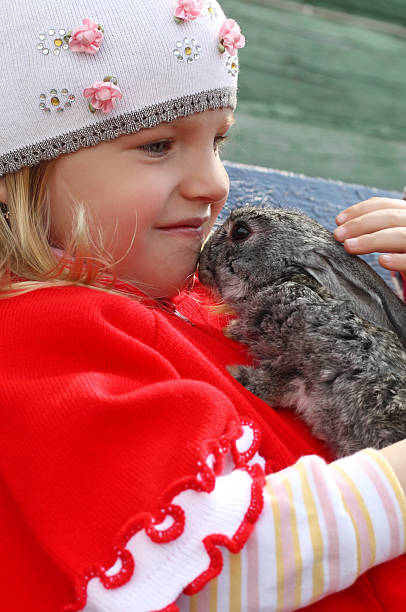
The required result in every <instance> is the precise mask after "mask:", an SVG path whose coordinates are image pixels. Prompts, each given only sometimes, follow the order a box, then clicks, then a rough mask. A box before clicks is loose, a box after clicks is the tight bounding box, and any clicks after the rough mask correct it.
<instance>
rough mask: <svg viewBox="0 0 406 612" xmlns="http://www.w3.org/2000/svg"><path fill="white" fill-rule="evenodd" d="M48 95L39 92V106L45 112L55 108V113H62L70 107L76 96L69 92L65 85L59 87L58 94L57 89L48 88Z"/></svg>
mask: <svg viewBox="0 0 406 612" xmlns="http://www.w3.org/2000/svg"><path fill="white" fill-rule="evenodd" d="M48 95H49V101H48ZM48 95H47V94H46V93H41V94H40V96H39V99H40V103H39V107H40V109H41V110H43V111H44V112H45V113H50V112H51V110H55V111H56V112H57V113H62V112H63V111H64V109H69V108H71V106H72V104H73V102H74V101H75V99H76V96H75V95H74V94H70V93H69V91H68V89H66V87H64V88H63V89H61V93H60V94H58V90H57V89H55V88H53V89H50V90H49V92H48Z"/></svg>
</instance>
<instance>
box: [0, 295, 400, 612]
mask: <svg viewBox="0 0 406 612" xmlns="http://www.w3.org/2000/svg"><path fill="white" fill-rule="evenodd" d="M202 296H204V292H203V290H202V289H201V288H199V287H198V288H197V289H196V291H195V293H194V294H193V295H191V296H189V295H186V294H183V295H182V296H181V298H179V299H178V300H176V302H177V307H178V310H179V311H180V312H182V314H183V315H185V316H186V317H187V318H188V319H189V320H190V321H192V322H193V325H192V324H191V323H189V322H187V321H185V320H184V319H182V318H179V317H177V316H175V315H174V314H173V313H170V312H165V311H163V310H159V309H157V308H153V307H152V305H151V304H146V303H140V302H139V301H137V300H132V299H130V298H127V297H122V296H115V295H109V294H106V293H103V292H99V291H96V290H94V289H87V288H77V287H65V288H54V289H41V290H38V291H34V292H30V293H27V294H25V295H22V296H19V297H16V298H12V299H7V300H1V301H0V320H1V328H0V338H1V340H0V347H1V363H2V368H1V376H2V381H1V387H0V388H1V414H2V426H1V444H0V449H1V451H0V456H1V481H0V482H1V488H2V491H1V493H2V495H1V506H0V507H1V510H0V512H1V521H0V529H1V536H0V537H1V540H0V541H1V544H2V565H1V572H0V581H1V583H2V589H1V593H2V595H1V596H0V602H1V604H0V607H1V609H3V610H7V611H8V612H23V611H24V612H31V611H35V612H36V611H38V612H56V611H59V610H61V609H62V608H63V606H65V605H67V604H70V603H72V602H75V601H76V597H77V592H76V591H75V585H76V583H77V581H78V580H79V579H80V578H81V577H82V576H83V574H84V573H85V572H86V571H87V570H88V568H89V567H90V566H99V567H100V566H104V567H109V566H110V565H112V564H113V563H114V561H115V552H114V550H113V542H114V541H115V539H116V537H117V534H118V533H119V532H120V531H121V530H122V529H123V526H124V525H126V524H127V523H128V522H129V521H131V520H133V519H134V517H135V516H137V515H138V514H139V513H142V512H154V511H156V510H157V508H159V503H160V500H161V498H162V495H163V492H164V491H166V490H168V487H169V488H170V487H172V486H173V485H174V484H176V483H179V482H181V481H182V479H183V480H184V479H188V478H191V476H192V475H193V474H194V470H195V463H196V460H197V459H198V458H199V452H200V449H201V447H202V445H203V444H204V442H205V440H206V439H213V438H216V439H221V436H224V435H225V432H227V431H230V430H232V428H233V427H237V423H239V418H240V416H243V417H247V418H248V419H251V420H253V421H254V422H255V423H256V424H257V425H258V426H259V428H260V430H261V432H262V442H261V447H260V449H259V450H260V453H261V454H262V456H264V457H265V458H266V459H267V460H268V464H267V466H268V469H269V470H278V469H281V468H283V467H286V466H288V465H291V464H292V463H293V462H295V461H296V460H297V459H298V458H299V457H300V456H301V455H304V454H313V453H317V454H319V455H321V456H322V457H324V458H325V459H327V460H329V459H330V458H331V457H329V454H328V451H327V450H326V449H325V447H324V446H323V445H322V444H321V443H320V442H319V441H318V440H316V439H315V438H313V437H312V436H311V434H310V433H309V431H308V430H307V429H306V427H305V425H304V424H302V423H301V422H300V421H299V420H297V419H296V418H295V417H294V415H293V414H292V413H291V412H277V411H275V410H273V409H271V408H270V407H269V406H268V405H267V404H265V403H264V402H262V401H261V400H259V399H258V398H256V397H255V396H253V395H252V394H251V393H249V392H248V391H246V390H245V389H244V388H243V387H242V386H241V385H240V384H239V383H237V382H236V381H235V380H234V379H233V378H232V377H231V376H230V375H229V374H228V372H227V371H226V369H225V366H226V365H227V364H233V363H243V362H247V356H246V354H245V352H244V349H243V347H241V346H239V345H238V344H236V343H235V342H233V341H231V340H228V339H226V338H225V337H224V336H223V334H222V332H221V326H222V325H223V324H224V320H221V319H220V318H219V319H216V318H214V317H213V316H209V314H208V312H207V310H206V309H205V308H204V307H203V306H201V305H199V302H198V301H197V300H196V298H197V297H200V298H202ZM405 578H406V563H405V557H401V558H399V559H396V560H395V561H391V562H389V563H386V564H384V565H381V566H378V567H376V568H374V569H372V570H370V571H369V572H368V573H367V574H364V575H363V576H362V577H361V578H359V579H358V581H357V582H356V583H355V585H353V586H352V587H350V588H349V589H347V590H346V591H343V592H341V593H338V594H335V595H332V596H330V597H328V598H326V599H324V600H323V601H321V602H319V603H317V604H314V605H313V606H310V608H307V609H309V610H310V609H311V610H312V611H314V612H316V611H321V610H324V611H328V612H335V611H337V612H338V611H340V612H341V611H342V610H343V609H348V610H351V611H359V612H361V611H365V612H367V611H368V612H373V611H377V612H378V611H382V610H388V612H397V611H399V612H400V611H401V610H404V609H406V586H405V585H406V580H405Z"/></svg>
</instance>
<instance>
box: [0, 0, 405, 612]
mask: <svg viewBox="0 0 406 612" xmlns="http://www.w3.org/2000/svg"><path fill="white" fill-rule="evenodd" d="M0 29H1V35H2V37H1V40H2V44H1V65H2V77H3V80H4V88H3V96H2V98H1V102H0V105H1V106H0V110H1V113H0V125H1V134H2V136H1V140H0V176H1V179H0V200H1V202H2V210H3V215H0V217H1V218H0V249H1V251H0V252H1V266H0V269H1V274H2V277H1V280H2V285H1V294H0V297H1V298H2V299H1V300H0V317H1V322H2V325H1V331H0V334H1V340H0V346H1V357H2V359H1V361H2V381H1V415H2V427H1V443H0V449H1V451H0V456H1V480H0V483H1V506H0V508H1V509H0V512H1V514H0V517H1V519H0V529H1V545H2V559H3V562H2V565H1V572H0V576H1V582H2V589H1V607H2V609H4V610H8V611H10V612H11V611H13V612H22V611H24V612H27V611H30V612H31V611H33V612H34V611H35V612H37V611H38V612H55V611H61V610H64V611H65V612H67V611H74V610H86V611H87V612H90V611H91V612H112V611H114V612H124V611H125V612H131V611H134V612H141V611H151V610H161V611H163V610H166V611H172V610H173V611H174V610H178V609H180V610H190V611H191V610H200V611H202V610H204V611H208V610H218V611H219V612H224V611H226V610H232V611H233V612H234V611H235V612H237V611H240V610H241V611H248V610H250V611H271V610H294V609H298V608H301V607H303V606H305V605H308V604H311V603H312V602H316V601H317V600H320V601H319V602H318V603H314V604H312V606H311V608H310V609H311V610H313V611H314V612H316V611H321V610H328V611H329V612H330V611H333V612H334V611H338V610H340V611H341V610H342V609H345V607H347V609H348V610H352V611H366V610H368V611H375V610H376V611H378V610H382V609H386V610H391V612H394V611H396V610H401V609H404V606H405V604H406V592H405V589H404V586H403V585H404V575H405V571H406V568H405V561H404V559H405V558H404V557H402V556H400V555H402V553H403V552H404V551H405V534H406V530H405V522H406V500H405V495H404V490H405V489H406V453H405V442H399V443H398V444H395V445H393V446H391V447H388V448H387V449H383V450H382V451H375V450H372V449H367V450H365V451H362V452H360V453H357V454H355V455H353V456H351V457H348V458H345V459H341V460H339V461H335V462H331V463H329V464H328V463H327V462H328V461H331V459H332V457H331V456H330V455H329V453H328V450H327V449H326V448H325V447H324V446H323V445H322V444H321V443H320V442H319V441H318V440H316V439H315V438H313V437H312V436H311V435H310V433H309V432H308V431H307V429H306V428H305V426H304V425H303V424H302V423H300V422H299V421H298V420H297V419H295V418H294V416H292V414H291V413H287V412H277V411H275V410H273V409H271V408H270V407H269V406H268V405H266V404H265V403H264V402H262V401H261V400H259V399H258V398H256V397H254V396H253V395H252V394H251V393H249V392H248V391H247V390H246V389H244V388H243V387H242V386H241V385H239V384H238V383H237V382H236V381H235V380H234V379H233V378H232V377H231V376H230V375H229V374H228V372H227V370H226V365H228V364H232V363H247V362H248V361H249V356H248V355H247V354H246V353H245V350H244V347H242V346H239V345H237V344H236V343H234V342H233V341H231V340H229V339H227V338H225V337H224V336H223V334H222V331H221V329H222V327H223V326H224V323H225V320H224V319H222V318H221V317H220V316H218V317H215V316H214V315H210V314H209V311H208V309H207V308H206V304H208V303H209V298H208V296H207V295H206V294H205V291H204V289H203V288H202V287H200V286H199V283H198V281H197V280H196V279H195V278H194V274H195V269H196V264H197V260H198V256H199V252H200V249H201V245H202V243H203V241H204V239H205V238H206V237H207V235H208V233H209V231H210V229H211V227H212V226H213V223H214V221H215V219H216V216H217V214H218V213H219V211H220V210H221V208H222V206H223V205H224V203H225V202H226V200H227V196H228V190H229V184H228V177H227V174H226V172H225V169H224V167H223V164H222V162H221V159H220V156H219V145H220V143H221V141H222V140H224V138H225V137H226V133H227V131H228V129H229V127H230V125H231V123H232V121H233V110H234V109H235V105H236V91H237V74H238V56H237V50H238V49H241V48H242V47H243V46H244V42H245V41H244V36H243V35H242V34H241V31H240V29H239V27H238V24H236V23H235V21H233V20H232V19H227V18H226V16H225V15H224V13H223V11H222V9H221V7H220V6H219V5H218V3H217V2H216V1H214V0H152V1H151V0H136V1H134V2H128V1H126V0H108V1H107V0H93V2H91V3H89V2H87V0H77V1H76V2H74V3H69V2H67V1H66V0H62V1H61V2H50V1H49V0H38V1H37V2H36V3H33V2H31V1H28V0H27V1H25V0H17V1H13V2H12V1H11V0H5V1H4V2H2V3H1V5H0ZM391 559H393V560H392V561H390V562H389V563H386V564H385V563H384V562H386V561H389V560H391ZM373 566H375V567H373ZM369 568H372V569H369ZM358 576H360V577H359V578H358V579H357V577H358ZM351 585H352V586H351ZM333 593H334V594H333ZM327 596H329V597H327ZM326 597H327V599H326Z"/></svg>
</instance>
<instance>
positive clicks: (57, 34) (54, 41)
mask: <svg viewBox="0 0 406 612" xmlns="http://www.w3.org/2000/svg"><path fill="white" fill-rule="evenodd" d="M65 34H66V30H65V29H64V28H49V29H48V30H46V31H44V32H41V34H40V35H39V43H38V44H37V49H38V50H39V51H41V53H42V54H43V55H59V54H60V52H61V49H69V45H68V44H67V42H66V41H64V36H65Z"/></svg>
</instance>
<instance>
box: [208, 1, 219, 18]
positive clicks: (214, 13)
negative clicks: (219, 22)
mask: <svg viewBox="0 0 406 612" xmlns="http://www.w3.org/2000/svg"><path fill="white" fill-rule="evenodd" d="M205 9H206V12H207V14H208V15H209V17H210V18H211V20H212V21H215V20H216V19H217V8H216V7H215V6H214V4H213V2H212V1H211V0H209V1H208V2H207V4H206V7H205Z"/></svg>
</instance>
